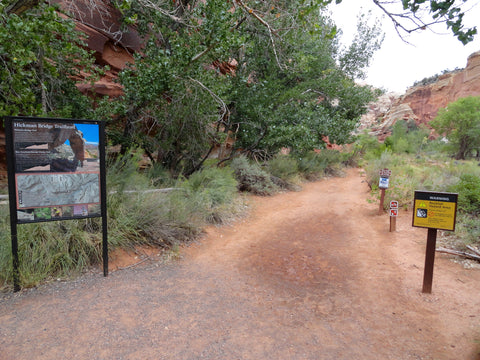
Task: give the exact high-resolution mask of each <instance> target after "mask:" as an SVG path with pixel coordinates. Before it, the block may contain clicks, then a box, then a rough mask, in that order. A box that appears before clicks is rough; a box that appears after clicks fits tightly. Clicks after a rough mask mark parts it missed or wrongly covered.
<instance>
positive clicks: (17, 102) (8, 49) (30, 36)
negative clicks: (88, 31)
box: [0, 4, 96, 117]
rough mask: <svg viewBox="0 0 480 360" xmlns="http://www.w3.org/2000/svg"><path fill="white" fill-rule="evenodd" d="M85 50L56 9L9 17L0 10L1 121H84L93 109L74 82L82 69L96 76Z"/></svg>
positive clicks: (39, 7) (49, 7)
mask: <svg viewBox="0 0 480 360" xmlns="http://www.w3.org/2000/svg"><path fill="white" fill-rule="evenodd" d="M84 45H85V44H84V43H83V42H82V41H81V40H80V37H79V33H78V32H76V31H75V27H74V24H73V23H72V22H70V21H68V20H64V19H62V18H60V17H59V16H58V15H57V13H56V9H55V8H54V7H51V6H47V5H46V4H42V5H40V6H38V7H34V8H32V9H30V10H28V11H25V12H23V13H21V15H16V14H10V15H7V14H6V13H5V12H4V11H3V8H2V5H0V63H2V66H1V67H0V116H2V115H47V114H56V113H61V114H62V115H67V116H72V113H71V111H75V112H76V113H75V115H76V116H77V117H81V116H84V115H83V114H84V113H85V112H87V111H88V110H89V108H90V106H88V105H87V102H86V101H85V98H84V97H83V96H82V95H81V94H80V93H79V92H78V91H76V89H75V85H74V83H73V80H72V79H71V78H70V77H71V76H76V75H79V73H80V69H81V68H82V67H83V68H84V70H85V71H86V72H89V71H90V73H91V74H95V73H96V71H95V70H93V68H92V67H91V64H92V63H93V58H92V57H91V55H90V54H89V53H88V52H87V51H86V50H85V49H84ZM85 105H87V106H85ZM67 109H70V110H67Z"/></svg>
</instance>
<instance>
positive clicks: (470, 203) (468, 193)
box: [450, 174, 480, 215]
mask: <svg viewBox="0 0 480 360" xmlns="http://www.w3.org/2000/svg"><path fill="white" fill-rule="evenodd" d="M450 191H452V192H457V193H458V210H459V211H462V212H464V213H468V214H471V215H478V214H480V177H478V176H476V175H472V174H463V175H461V176H460V181H459V182H458V183H457V184H455V185H453V186H451V187H450Z"/></svg>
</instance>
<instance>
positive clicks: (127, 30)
mask: <svg viewBox="0 0 480 360" xmlns="http://www.w3.org/2000/svg"><path fill="white" fill-rule="evenodd" d="M54 2H56V3H57V4H59V5H60V7H61V8H62V9H63V10H64V11H65V12H66V13H68V14H70V17H71V19H72V20H73V21H75V24H76V29H77V30H78V31H79V32H81V33H83V34H85V35H86V43H87V46H88V49H89V50H92V51H93V52H94V56H95V62H96V63H97V64H98V65H99V66H103V67H105V68H107V66H108V69H109V70H107V71H106V72H105V75H104V76H103V77H102V78H101V79H99V80H98V81H97V82H96V83H95V84H94V85H93V87H92V86H91V84H90V83H88V84H86V83H82V82H79V83H78V85H77V87H78V88H79V89H80V91H82V92H83V93H85V94H88V95H90V96H108V97H117V96H120V95H121V94H122V93H123V92H122V86H121V85H120V84H118V83H117V82H115V79H116V78H117V77H118V72H119V71H120V70H122V69H124V68H125V66H126V65H127V64H128V63H133V62H134V59H133V54H134V53H135V52H138V51H140V50H141V48H142V39H141V37H140V36H139V34H138V32H137V31H136V29H135V28H134V27H131V26H130V27H125V26H122V24H121V20H120V19H121V18H122V15H121V13H120V12H119V11H118V9H116V8H114V7H113V6H111V5H108V2H106V1H101V0H54ZM60 15H61V16H65V15H62V14H60Z"/></svg>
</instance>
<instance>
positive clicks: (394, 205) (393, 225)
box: [390, 200, 398, 232]
mask: <svg viewBox="0 0 480 360" xmlns="http://www.w3.org/2000/svg"><path fill="white" fill-rule="evenodd" d="M397 216H398V201H396V200H392V201H390V232H392V231H396V230H397Z"/></svg>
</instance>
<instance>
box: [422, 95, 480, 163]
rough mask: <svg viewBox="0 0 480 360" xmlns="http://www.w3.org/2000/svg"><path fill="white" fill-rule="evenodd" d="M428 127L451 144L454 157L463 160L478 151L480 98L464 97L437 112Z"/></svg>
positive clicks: (479, 142) (479, 147) (479, 146)
mask: <svg viewBox="0 0 480 360" xmlns="http://www.w3.org/2000/svg"><path fill="white" fill-rule="evenodd" d="M430 125H431V126H432V127H433V128H434V129H435V130H436V131H437V133H439V134H440V135H445V136H446V137H447V139H448V140H449V141H450V142H451V145H452V147H453V150H454V152H455V157H456V158H457V159H465V158H466V157H467V156H469V155H471V153H472V151H477V153H478V151H479V149H480V97H473V96H469V97H465V98H460V99H458V100H457V101H455V102H453V103H451V104H449V105H448V106H447V107H445V108H443V109H440V110H439V111H438V114H437V117H436V118H435V119H434V120H433V121H431V122H430Z"/></svg>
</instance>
